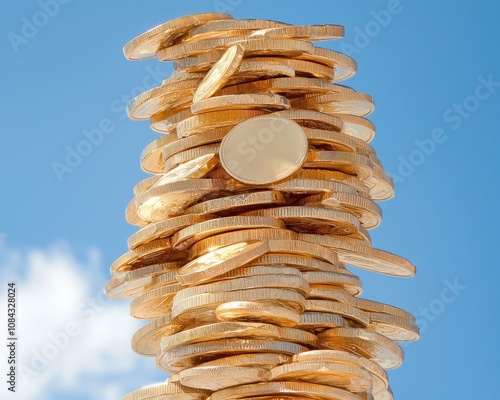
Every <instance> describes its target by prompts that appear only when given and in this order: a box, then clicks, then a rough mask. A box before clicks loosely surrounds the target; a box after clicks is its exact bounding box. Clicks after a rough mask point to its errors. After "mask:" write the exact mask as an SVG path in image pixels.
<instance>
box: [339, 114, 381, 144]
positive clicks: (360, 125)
mask: <svg viewBox="0 0 500 400" xmlns="http://www.w3.org/2000/svg"><path fill="white" fill-rule="evenodd" d="M335 116H336V117H337V118H340V119H341V120H342V122H343V124H344V133H345V134H346V135H349V136H352V137H355V138H358V139H361V140H364V141H365V142H367V143H370V142H371V141H372V140H373V138H374V137H375V125H373V123H372V122H370V121H369V120H367V119H366V118H363V117H360V116H359V115H350V114H335Z"/></svg>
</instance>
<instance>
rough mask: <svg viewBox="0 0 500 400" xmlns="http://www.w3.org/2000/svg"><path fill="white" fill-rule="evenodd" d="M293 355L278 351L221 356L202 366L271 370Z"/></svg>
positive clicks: (287, 360)
mask: <svg viewBox="0 0 500 400" xmlns="http://www.w3.org/2000/svg"><path fill="white" fill-rule="evenodd" d="M290 359H291V356H288V355H284V354H276V353H255V354H243V355H236V356H230V357H224V358H219V359H217V360H214V361H209V362H206V363H203V364H201V365H200V367H201V366H207V367H208V366H214V367H230V366H234V367H257V368H264V369H267V370H270V369H271V368H273V367H275V366H277V365H281V364H284V363H286V362H289V361H290Z"/></svg>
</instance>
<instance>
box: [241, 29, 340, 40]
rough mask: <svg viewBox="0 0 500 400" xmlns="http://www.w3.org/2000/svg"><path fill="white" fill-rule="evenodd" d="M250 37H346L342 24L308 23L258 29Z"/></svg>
mask: <svg viewBox="0 0 500 400" xmlns="http://www.w3.org/2000/svg"><path fill="white" fill-rule="evenodd" d="M250 37H251V38H252V37H266V38H290V39H299V40H305V41H308V42H320V41H325V40H335V39H341V38H343V37H344V27H343V26H341V25H306V26H284V27H279V28H266V29H261V30H258V31H256V32H254V33H252V34H251V35H250Z"/></svg>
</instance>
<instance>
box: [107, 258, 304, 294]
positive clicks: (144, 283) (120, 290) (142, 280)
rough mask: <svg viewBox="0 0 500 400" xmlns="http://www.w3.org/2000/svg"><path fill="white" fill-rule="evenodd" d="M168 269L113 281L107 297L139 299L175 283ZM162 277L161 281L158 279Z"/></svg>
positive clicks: (129, 274)
mask: <svg viewBox="0 0 500 400" xmlns="http://www.w3.org/2000/svg"><path fill="white" fill-rule="evenodd" d="M166 268H168V264H156V265H149V266H147V267H144V268H139V269H136V270H135V271H131V272H127V273H126V274H124V275H123V276H120V277H118V278H114V279H111V280H110V281H109V282H108V283H107V284H106V286H105V287H104V290H105V292H106V296H107V297H108V298H110V299H126V298H127V297H137V296H140V295H141V294H143V293H145V292H147V291H149V290H152V289H155V288H156V287H158V286H161V285H165V284H167V283H173V282H175V281H176V280H175V275H176V273H177V272H176V270H175V269H173V270H169V269H166ZM160 276H161V277H162V278H161V280H159V279H158V278H159V277H160ZM306 283H307V282H306Z"/></svg>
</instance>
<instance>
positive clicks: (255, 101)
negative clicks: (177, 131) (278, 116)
mask: <svg viewBox="0 0 500 400" xmlns="http://www.w3.org/2000/svg"><path fill="white" fill-rule="evenodd" d="M288 108H290V103H289V102H288V99H287V98H286V97H283V96H279V95H277V94H235V95H228V96H217V97H212V98H209V99H205V100H202V101H199V102H196V103H194V104H193V105H192V106H191V111H192V112H193V114H196V115H198V114H203V113H206V112H212V111H225V110H251V109H257V110H259V109H263V110H270V111H271V110H272V111H274V110H284V109H288Z"/></svg>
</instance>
